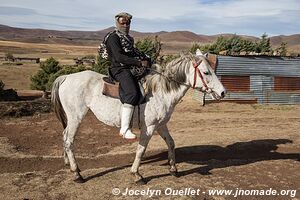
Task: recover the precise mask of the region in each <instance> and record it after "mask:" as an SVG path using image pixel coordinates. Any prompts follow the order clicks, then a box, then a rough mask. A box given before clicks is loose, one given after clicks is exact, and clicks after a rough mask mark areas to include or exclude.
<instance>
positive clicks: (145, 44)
mask: <svg viewBox="0 0 300 200" xmlns="http://www.w3.org/2000/svg"><path fill="white" fill-rule="evenodd" d="M135 47H136V48H138V49H139V50H140V51H141V52H143V53H145V54H147V55H148V56H150V57H151V59H152V60H153V61H156V60H157V58H158V57H159V55H160V51H161V47H162V44H161V42H160V41H159V40H158V37H157V36H155V38H154V40H153V39H151V38H149V37H147V38H144V39H142V40H139V41H137V42H136V43H135Z"/></svg>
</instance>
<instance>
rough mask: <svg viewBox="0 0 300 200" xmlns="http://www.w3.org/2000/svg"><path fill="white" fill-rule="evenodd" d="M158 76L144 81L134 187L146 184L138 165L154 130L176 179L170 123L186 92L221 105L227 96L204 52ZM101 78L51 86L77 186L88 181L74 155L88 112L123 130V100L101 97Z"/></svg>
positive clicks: (83, 76) (78, 77)
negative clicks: (208, 96)
mask: <svg viewBox="0 0 300 200" xmlns="http://www.w3.org/2000/svg"><path fill="white" fill-rule="evenodd" d="M156 67H159V66H156ZM156 72H157V73H153V74H151V75H148V76H147V77H146V86H147V87H146V88H147V94H146V103H144V104H141V105H140V116H141V117H140V124H141V125H140V126H141V135H140V139H139V144H138V147H137V151H136V157H135V160H134V162H133V165H132V167H131V173H133V174H134V175H135V181H136V183H145V182H144V180H143V177H142V176H141V175H140V173H139V166H140V163H141V158H142V156H143V154H144V152H145V150H146V148H147V145H148V142H149V140H150V138H151V136H152V135H153V133H154V131H157V132H158V133H159V135H160V136H161V137H162V138H163V139H164V140H165V142H166V143H167V146H168V157H169V164H170V173H171V174H172V175H176V173H177V168H176V165H175V163H176V162H175V151H174V148H175V145H174V140H173V139H172V137H171V136H170V134H169V130H168V127H167V123H168V121H169V120H170V117H171V115H172V113H173V111H174V108H175V106H176V104H177V103H178V102H179V101H180V100H181V98H182V97H183V96H184V95H185V94H186V92H187V90H188V89H189V88H190V87H192V88H195V89H197V90H200V91H202V92H206V93H209V94H211V95H212V97H213V98H214V99H217V100H219V99H221V98H223V97H224V96H225V92H226V91H225V89H224V87H223V85H222V84H221V82H220V81H219V80H218V78H217V76H216V75H215V73H214V71H213V70H212V68H211V66H210V64H209V62H208V60H207V58H206V57H205V56H204V55H203V54H202V53H201V52H200V51H197V53H196V55H192V54H189V55H183V56H181V57H180V58H177V59H175V60H173V61H171V62H170V63H168V64H167V66H166V67H165V69H164V70H159V69H157V71H156ZM102 78H103V75H101V74H98V73H96V72H93V71H83V72H79V73H75V74H70V75H64V76H60V77H58V78H57V79H56V80H55V82H54V84H53V87H52V94H51V101H52V103H53V105H54V110H55V113H56V115H57V117H58V119H59V120H60V121H61V123H62V124H63V127H64V128H65V129H64V131H63V140H64V161H65V164H69V165H70V169H71V171H72V172H74V173H75V179H74V181H76V182H84V179H83V178H82V176H81V175H80V170H79V168H78V165H77V163H76V160H75V156H74V153H73V144H74V137H75V134H76V132H77V129H78V127H79V124H80V123H81V121H82V119H83V118H84V116H85V115H86V113H87V111H88V110H89V109H90V110H91V111H92V112H93V113H94V114H95V116H96V117H97V119H98V120H100V121H102V122H104V123H105V124H107V125H110V126H116V127H120V122H121V118H120V115H121V108H122V104H121V102H120V100H119V99H114V98H110V97H108V96H104V95H103V94H102V92H101V91H102V87H103V80H102ZM134 120H138V119H137V116H134Z"/></svg>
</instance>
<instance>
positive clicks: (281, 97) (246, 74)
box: [194, 56, 300, 104]
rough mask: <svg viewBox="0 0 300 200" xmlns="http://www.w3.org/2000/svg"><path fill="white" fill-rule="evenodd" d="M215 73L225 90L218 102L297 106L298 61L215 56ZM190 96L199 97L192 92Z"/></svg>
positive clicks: (299, 88)
mask: <svg viewBox="0 0 300 200" xmlns="http://www.w3.org/2000/svg"><path fill="white" fill-rule="evenodd" d="M216 74H217V76H218V77H219V79H220V80H221V82H222V83H223V85H224V87H225V88H226V90H227V95H226V97H225V98H224V99H223V100H222V101H233V102H239V103H260V104H300V58H290V57H269V56H218V67H217V68H216ZM194 97H195V98H196V99H198V100H201V97H202V95H201V94H200V92H198V91H196V92H195V95H194ZM205 100H208V101H209V100H212V99H211V97H210V95H206V96H205Z"/></svg>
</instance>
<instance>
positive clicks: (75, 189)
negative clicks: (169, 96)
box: [0, 92, 300, 200]
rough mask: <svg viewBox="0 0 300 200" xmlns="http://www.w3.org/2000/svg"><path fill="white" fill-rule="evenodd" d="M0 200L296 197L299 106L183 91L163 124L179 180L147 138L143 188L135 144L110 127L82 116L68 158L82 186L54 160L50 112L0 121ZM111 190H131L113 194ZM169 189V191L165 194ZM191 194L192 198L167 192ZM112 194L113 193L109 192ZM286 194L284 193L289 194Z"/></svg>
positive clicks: (57, 137) (58, 130)
mask: <svg viewBox="0 0 300 200" xmlns="http://www.w3.org/2000/svg"><path fill="white" fill-rule="evenodd" d="M0 127H1V128H0V178H1V181H0V191H1V193H0V199H30V200H31V199H61V200H63V199H147V198H150V195H149V193H148V195H140V194H139V193H137V192H141V191H147V190H155V191H161V193H156V195H153V196H152V197H151V198H153V199H293V200H295V199H300V194H299V192H300V190H299V189H300V181H299V180H300V173H299V172H300V162H299V161H300V136H299V130H300V106H299V105H298V106H296V105H294V106H290V105H289V106H287V105H280V106H279V105H239V104H233V103H232V104H231V103H213V104H208V105H206V106H205V107H202V106H200V105H199V103H198V102H197V101H195V100H193V99H192V94H191V92H189V93H188V94H187V95H186V97H184V99H183V101H182V102H181V103H180V104H179V105H178V106H177V107H176V110H175V112H174V114H173V116H172V119H171V121H170V122H169V128H170V131H171V134H172V136H173V138H174V140H175V144H176V156H177V163H178V164H177V167H178V170H179V177H174V176H171V175H169V173H168V165H167V164H166V163H167V149H166V145H165V143H164V141H163V140H162V139H161V138H160V136H159V135H157V134H155V135H154V136H153V137H152V139H151V141H150V144H149V146H148V149H147V152H146V155H145V158H144V160H143V163H142V166H141V173H142V174H143V176H144V177H145V178H146V180H147V184H146V185H143V186H140V185H136V184H134V182H133V177H132V175H130V173H129V172H130V166H131V163H132V161H133V159H134V156H135V149H136V146H137V142H127V141H125V140H123V139H122V138H120V137H119V136H118V134H117V133H118V130H117V129H116V128H111V127H108V126H106V125H104V124H102V123H101V122H99V121H97V119H96V118H95V117H94V115H93V114H92V113H88V115H87V116H86V118H85V119H84V121H83V123H82V125H81V127H80V130H79V133H78V135H77V138H76V140H75V153H76V156H77V160H78V163H79V166H80V168H81V170H82V175H83V176H84V178H85V180H86V182H85V183H83V184H78V183H75V182H73V180H72V179H73V174H72V173H71V172H70V171H69V169H68V167H66V166H64V163H63V158H62V130H63V129H62V126H61V124H60V123H59V122H58V120H57V119H56V117H55V115H54V114H53V113H50V114H40V115H34V116H30V117H22V118H5V119H1V120H0ZM114 188H118V189H119V191H121V192H122V193H124V192H125V191H126V190H127V189H129V190H131V191H135V192H136V191H137V192H136V193H135V194H137V195H133V193H130V194H131V195H129V194H128V195H125V194H124V195H123V194H119V195H116V196H115V195H114V194H113V192H112V190H113V189H114ZM168 188H169V189H168ZM185 188H191V189H195V190H197V189H199V190H200V193H198V194H196V195H179V194H178V195H176V194H175V193H174V195H168V194H167V192H168V191H176V190H180V189H185ZM237 188H238V189H243V190H270V188H272V190H277V191H281V190H291V191H292V190H293V191H295V190H296V192H297V193H296V194H295V193H293V194H292V193H289V195H285V196H282V195H277V196H267V195H262V196H258V195H254V196H253V195H252V196H237V197H234V196H233V195H209V194H208V193H209V190H211V189H226V190H233V191H236V190H237ZM118 189H115V190H114V192H115V191H116V190H118ZM291 191H290V192H291Z"/></svg>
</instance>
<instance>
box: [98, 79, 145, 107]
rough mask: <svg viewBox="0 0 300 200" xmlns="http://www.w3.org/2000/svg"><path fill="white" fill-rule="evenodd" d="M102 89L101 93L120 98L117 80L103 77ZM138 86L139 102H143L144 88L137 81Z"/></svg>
mask: <svg viewBox="0 0 300 200" xmlns="http://www.w3.org/2000/svg"><path fill="white" fill-rule="evenodd" d="M103 83H104V84H103V90H102V94H103V95H105V96H108V97H111V98H115V99H120V95H119V82H117V81H115V80H113V79H112V78H111V77H103ZM139 88H140V91H141V98H140V103H139V104H142V103H144V102H145V89H144V87H143V86H142V83H141V82H140V81H139Z"/></svg>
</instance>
